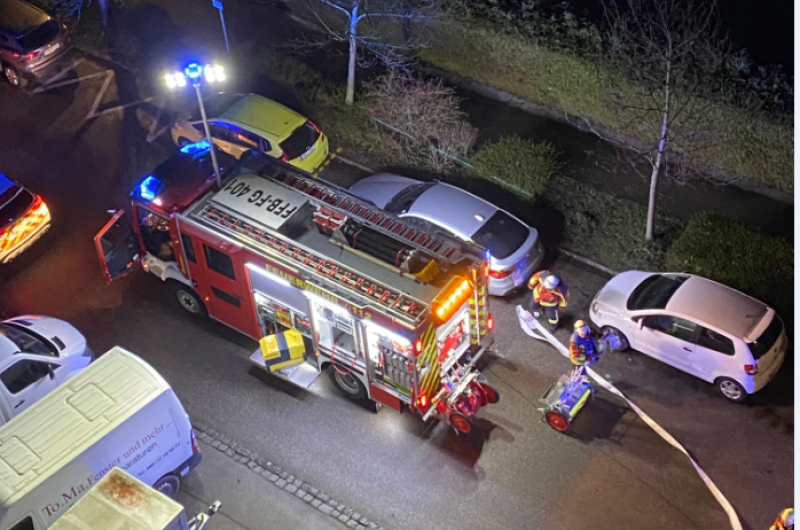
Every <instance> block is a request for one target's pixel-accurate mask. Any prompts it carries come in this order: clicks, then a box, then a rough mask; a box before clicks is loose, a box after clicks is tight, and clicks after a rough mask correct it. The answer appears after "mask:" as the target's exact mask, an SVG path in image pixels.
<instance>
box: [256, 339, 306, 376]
mask: <svg viewBox="0 0 800 530" xmlns="http://www.w3.org/2000/svg"><path fill="white" fill-rule="evenodd" d="M258 343H259V344H260V345H261V354H262V355H263V356H264V361H265V362H266V364H267V369H268V370H269V371H270V372H276V371H278V370H281V369H283V368H286V367H287V366H294V365H295V364H300V363H302V362H303V361H304V357H303V356H304V355H305V353H306V347H305V343H304V342H303V336H302V335H301V334H300V333H299V332H298V331H296V330H293V329H290V330H288V331H284V332H283V333H278V334H277V335H269V336H268V337H263V338H262V339H261V340H260V341H258Z"/></svg>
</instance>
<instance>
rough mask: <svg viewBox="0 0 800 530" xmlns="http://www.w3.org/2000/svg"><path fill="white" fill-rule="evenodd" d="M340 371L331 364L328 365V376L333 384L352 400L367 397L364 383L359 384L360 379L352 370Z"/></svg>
mask: <svg viewBox="0 0 800 530" xmlns="http://www.w3.org/2000/svg"><path fill="white" fill-rule="evenodd" d="M342 372H344V373H343V374H342V373H339V370H337V369H336V368H335V367H334V366H333V365H330V366H328V376H329V377H330V378H331V381H333V384H334V385H336V387H337V388H338V389H339V390H341V391H342V392H343V393H344V395H346V396H347V397H349V398H350V399H352V400H353V401H359V400H362V399H364V398H366V397H367V391H366V390H365V389H364V385H362V384H361V381H359V380H358V378H357V377H356V376H355V375H354V374H353V372H348V371H346V370H342Z"/></svg>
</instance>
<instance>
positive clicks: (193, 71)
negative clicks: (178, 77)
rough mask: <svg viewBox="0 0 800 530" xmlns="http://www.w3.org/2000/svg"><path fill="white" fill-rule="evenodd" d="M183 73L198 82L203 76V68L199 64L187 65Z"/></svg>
mask: <svg viewBox="0 0 800 530" xmlns="http://www.w3.org/2000/svg"><path fill="white" fill-rule="evenodd" d="M183 71H184V72H185V73H186V77H188V78H189V79H191V80H192V81H197V80H198V79H200V77H202V75H203V67H202V66H200V64H198V63H190V64H188V65H186V68H184V69H183Z"/></svg>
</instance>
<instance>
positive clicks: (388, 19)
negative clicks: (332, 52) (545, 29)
mask: <svg viewBox="0 0 800 530" xmlns="http://www.w3.org/2000/svg"><path fill="white" fill-rule="evenodd" d="M302 3H303V4H304V6H305V7H306V9H307V11H308V12H309V13H310V15H311V17H310V18H311V20H313V21H314V22H315V23H316V25H317V26H319V27H320V28H321V29H322V30H323V31H324V33H325V35H326V37H327V38H326V40H327V41H328V42H329V41H331V40H332V41H338V42H346V43H347V44H348V47H349V51H348V63H347V91H346V94H345V101H346V102H347V103H348V104H352V103H353V97H354V93H355V79H356V62H357V60H358V53H359V48H361V49H363V50H364V51H366V52H367V53H368V54H369V55H370V56H371V57H372V58H375V59H378V60H380V61H381V62H383V63H385V64H387V65H388V66H389V67H396V66H398V65H400V64H402V63H404V62H406V61H407V60H408V59H409V58H411V57H413V52H414V50H416V49H418V48H419V47H421V46H424V42H423V41H422V40H421V39H420V38H416V37H417V36H416V35H414V34H413V31H412V29H411V28H412V23H413V22H415V21H417V22H420V21H425V22H428V23H431V22H433V21H435V20H437V19H438V18H440V17H441V15H442V13H443V11H442V9H443V4H444V0H303V2H302ZM323 6H327V7H329V8H331V9H332V13H334V14H336V15H338V19H337V17H331V16H330V14H331V12H330V10H328V11H329V12H325V10H324V7H323ZM321 8H322V9H321ZM364 62H365V64H369V63H368V61H364Z"/></svg>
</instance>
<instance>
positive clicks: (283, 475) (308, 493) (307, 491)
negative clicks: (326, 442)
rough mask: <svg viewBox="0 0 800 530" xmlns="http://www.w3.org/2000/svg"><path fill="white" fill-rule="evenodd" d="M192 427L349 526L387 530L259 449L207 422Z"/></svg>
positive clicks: (241, 461)
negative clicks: (262, 454)
mask: <svg viewBox="0 0 800 530" xmlns="http://www.w3.org/2000/svg"><path fill="white" fill-rule="evenodd" d="M192 428H193V429H194V431H195V435H196V437H197V439H198V440H200V441H201V442H203V443H204V444H206V445H207V446H209V447H211V448H213V449H216V450H218V451H219V452H221V453H223V454H225V455H226V456H228V457H229V458H231V459H232V460H234V461H235V462H237V463H239V464H242V465H244V466H247V467H248V468H249V469H250V471H252V472H253V473H256V474H257V475H261V476H262V477H264V478H265V479H267V480H268V481H269V482H271V483H272V485H273V486H275V487H277V488H280V489H282V490H284V491H286V492H287V493H289V494H291V495H294V496H295V497H297V498H298V499H301V500H303V501H305V503H306V504H308V505H310V506H311V507H312V508H316V509H317V510H318V511H320V512H321V513H322V514H324V515H327V516H328V517H330V518H332V519H335V520H336V521H338V522H340V523H342V524H343V525H344V526H345V527H347V528H350V529H352V530H385V529H384V527H383V526H381V525H379V524H378V523H376V522H374V521H371V520H370V519H369V518H367V516H366V515H363V513H361V512H360V511H357V510H355V509H354V508H352V507H348V506H346V505H345V504H342V503H341V502H339V501H337V500H335V499H334V498H332V497H331V496H330V495H328V494H326V493H325V492H323V491H321V490H320V489H318V488H315V487H313V486H312V485H311V484H310V483H308V482H306V481H304V480H301V479H299V478H297V477H296V476H294V475H293V474H291V473H289V472H288V471H285V470H283V469H281V468H280V467H279V466H277V465H275V464H273V463H272V462H270V461H268V460H267V459H266V458H263V457H261V456H259V455H258V454H257V453H254V452H252V451H250V450H249V449H245V448H244V446H242V445H240V444H238V443H236V442H235V441H232V440H231V439H230V438H228V437H227V436H224V435H222V434H220V433H219V432H217V431H215V430H214V429H212V428H210V427H208V426H207V425H206V424H204V423H202V422H199V421H193V422H192Z"/></svg>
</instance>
